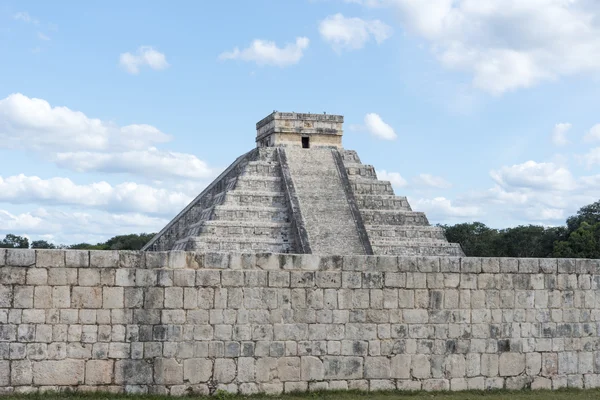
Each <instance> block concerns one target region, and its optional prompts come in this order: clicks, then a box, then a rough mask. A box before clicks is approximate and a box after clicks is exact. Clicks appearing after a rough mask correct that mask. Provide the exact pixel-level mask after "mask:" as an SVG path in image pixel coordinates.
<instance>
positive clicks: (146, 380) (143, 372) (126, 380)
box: [115, 360, 153, 385]
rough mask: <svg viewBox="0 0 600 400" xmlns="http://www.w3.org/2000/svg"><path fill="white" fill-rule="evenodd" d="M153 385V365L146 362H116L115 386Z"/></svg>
mask: <svg viewBox="0 0 600 400" xmlns="http://www.w3.org/2000/svg"><path fill="white" fill-rule="evenodd" d="M152 383H153V378H152V364H150V363H148V362H147V361H146V360H118V361H116V362H115V384H117V385H122V384H128V385H148V384H152Z"/></svg>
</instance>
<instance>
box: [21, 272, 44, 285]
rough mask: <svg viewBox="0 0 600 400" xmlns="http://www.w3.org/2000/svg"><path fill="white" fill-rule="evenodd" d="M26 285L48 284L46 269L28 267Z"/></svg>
mask: <svg viewBox="0 0 600 400" xmlns="http://www.w3.org/2000/svg"><path fill="white" fill-rule="evenodd" d="M26 281H27V284H28V285H47V284H48V270H46V269H44V268H29V269H28V270H27V278H26Z"/></svg>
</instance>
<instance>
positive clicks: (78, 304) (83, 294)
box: [35, 286, 102, 308]
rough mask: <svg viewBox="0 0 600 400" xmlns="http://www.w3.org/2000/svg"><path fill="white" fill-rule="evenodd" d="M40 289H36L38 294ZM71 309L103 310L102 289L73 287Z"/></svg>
mask: <svg viewBox="0 0 600 400" xmlns="http://www.w3.org/2000/svg"><path fill="white" fill-rule="evenodd" d="M39 288H40V287H36V289H35V291H36V294H37V291H38V289H39ZM36 307H37V306H36ZM71 307H73V308H102V288H101V287H83V286H75V287H73V289H72V290H71Z"/></svg>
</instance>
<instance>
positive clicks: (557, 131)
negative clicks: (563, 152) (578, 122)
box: [552, 123, 571, 146]
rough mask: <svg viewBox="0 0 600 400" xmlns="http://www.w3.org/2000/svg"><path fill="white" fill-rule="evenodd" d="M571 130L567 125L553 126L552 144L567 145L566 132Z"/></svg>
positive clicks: (569, 125)
mask: <svg viewBox="0 0 600 400" xmlns="http://www.w3.org/2000/svg"><path fill="white" fill-rule="evenodd" d="M570 129H571V124H569V123H559V124H556V125H554V129H553V130H552V143H553V144H554V145H555V146H565V145H567V144H569V140H568V139H567V136H566V135H567V132H569V130H570Z"/></svg>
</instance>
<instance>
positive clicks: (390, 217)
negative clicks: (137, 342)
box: [144, 112, 464, 256]
mask: <svg viewBox="0 0 600 400" xmlns="http://www.w3.org/2000/svg"><path fill="white" fill-rule="evenodd" d="M343 122H344V117H343V116H341V115H329V114H301V113H284V112H273V113H272V114H270V115H269V116H267V117H266V118H264V119H263V120H261V121H260V122H258V123H257V124H256V131H257V135H256V148H255V149H253V150H251V151H249V152H248V153H246V154H244V155H242V156H240V157H238V158H237V159H236V160H235V161H234V162H233V163H232V164H231V165H230V166H229V167H228V168H227V169H226V170H225V171H223V173H221V175H219V177H217V178H216V179H215V180H214V181H213V182H212V183H211V184H210V185H208V187H206V189H204V191H202V193H200V194H199V195H198V196H197V197H196V198H195V199H194V200H193V201H192V202H191V203H190V204H189V205H188V206H187V207H185V208H184V209H183V210H182V211H181V212H180V213H179V214H178V215H177V216H176V217H175V218H174V219H173V220H172V221H171V222H169V223H168V224H167V226H165V227H164V228H163V229H162V230H161V231H160V232H159V233H158V234H157V235H156V236H155V237H154V238H152V240H150V242H148V244H147V245H146V246H145V247H144V250H148V251H168V250H188V251H210V252H243V253H258V252H260V253H262V252H270V253H297V254H337V255H352V254H356V255H372V254H375V255H402V256H414V255H423V256H462V255H464V254H463V252H462V249H461V248H460V245H458V244H455V243H448V241H447V240H446V237H445V236H444V232H443V230H442V229H441V228H440V227H437V226H431V225H430V224H429V221H428V220H427V217H426V216H425V214H424V213H422V212H418V211H413V210H412V209H411V207H410V205H409V204H408V201H407V199H406V197H403V196H396V195H395V194H394V190H393V189H392V185H391V184H390V182H388V181H383V180H379V179H377V175H376V173H375V169H374V168H373V166H371V165H366V164H362V163H361V161H360V158H359V157H358V154H357V153H356V151H353V150H346V149H344V148H343V147H342V134H343V130H342V125H343Z"/></svg>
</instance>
